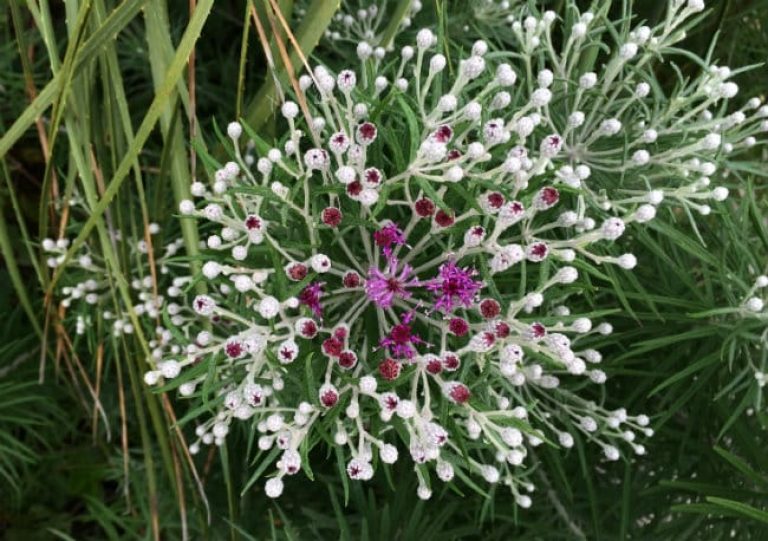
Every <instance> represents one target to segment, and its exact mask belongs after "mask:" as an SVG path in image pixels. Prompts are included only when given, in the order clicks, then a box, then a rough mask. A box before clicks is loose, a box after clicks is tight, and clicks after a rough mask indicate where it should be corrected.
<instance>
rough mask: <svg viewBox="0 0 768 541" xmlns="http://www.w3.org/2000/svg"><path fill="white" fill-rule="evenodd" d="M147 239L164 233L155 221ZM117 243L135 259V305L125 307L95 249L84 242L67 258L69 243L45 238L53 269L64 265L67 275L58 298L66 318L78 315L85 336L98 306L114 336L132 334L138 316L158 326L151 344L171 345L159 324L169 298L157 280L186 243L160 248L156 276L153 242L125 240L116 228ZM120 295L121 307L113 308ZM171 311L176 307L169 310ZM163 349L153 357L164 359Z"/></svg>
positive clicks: (173, 290)
mask: <svg viewBox="0 0 768 541" xmlns="http://www.w3.org/2000/svg"><path fill="white" fill-rule="evenodd" d="M147 232H148V235H149V238H152V237H153V236H156V235H157V234H158V233H159V232H160V226H159V225H158V224H156V223H151V224H149V226H148V228H147ZM114 240H115V242H120V243H121V244H122V245H123V246H125V247H126V248H127V254H128V257H130V258H131V260H132V261H133V262H134V264H133V265H131V267H130V269H131V275H130V276H127V277H126V278H127V279H128V284H129V286H130V292H131V294H132V298H131V306H130V307H129V306H126V305H125V304H124V303H123V302H122V300H121V299H120V297H119V296H115V295H114V283H113V281H112V280H111V279H110V276H109V270H108V265H107V262H106V261H104V259H103V257H102V256H101V255H99V254H98V252H97V251H94V250H91V249H90V247H89V246H88V245H87V244H85V245H83V247H82V248H81V250H80V253H79V254H78V255H77V256H76V257H74V258H72V260H70V261H66V262H65V258H66V253H67V251H68V249H69V246H70V242H69V240H68V239H66V238H60V239H58V240H53V239H44V240H43V241H42V249H43V253H44V255H45V257H46V263H47V265H48V267H50V268H57V267H59V266H60V265H62V264H66V267H67V272H66V273H64V282H65V285H64V286H63V287H61V288H60V289H59V292H58V302H59V304H60V306H61V308H62V309H63V310H65V311H66V314H67V316H68V317H69V316H72V317H74V320H75V324H74V327H75V332H76V334H78V335H83V334H85V333H86V330H87V329H88V328H89V327H90V326H92V325H94V324H96V320H95V319H94V309H95V310H96V313H97V314H99V317H100V318H101V320H103V321H105V322H109V325H110V327H111V332H112V334H113V335H114V336H121V335H130V334H133V333H134V332H135V326H134V323H135V321H137V319H136V318H139V319H143V320H146V322H147V324H148V325H149V326H148V328H150V329H151V328H155V330H156V331H157V337H158V340H153V341H151V342H150V347H153V348H155V347H159V346H160V345H161V344H162V343H168V344H169V343H170V333H169V332H168V331H167V330H165V329H163V328H162V327H161V326H159V325H158V322H159V320H160V318H161V316H162V313H163V310H164V309H165V308H166V306H165V305H166V298H165V297H164V296H163V295H161V294H159V291H158V286H157V284H156V283H155V280H156V279H157V278H160V277H162V278H165V277H168V276H169V275H170V274H171V269H170V267H169V265H168V262H169V260H170V259H171V258H172V257H174V256H176V255H177V254H178V252H179V250H180V249H181V247H182V241H181V240H180V239H176V240H174V241H172V242H170V243H168V244H167V245H165V246H164V247H163V248H162V254H161V255H159V256H157V257H155V258H153V260H152V263H153V264H154V266H155V268H156V269H157V273H156V274H155V276H154V277H153V273H152V269H151V268H150V259H149V257H148V253H149V251H150V249H152V251H153V252H154V249H153V248H152V245H151V244H149V243H148V242H147V241H145V240H143V239H139V240H134V239H132V238H123V235H122V233H121V232H120V231H119V230H115V232H114ZM170 292H171V293H173V294H175V295H177V296H180V295H181V294H182V293H181V290H180V289H178V288H173V287H172V288H171V289H170ZM115 299H117V308H115ZM171 311H173V308H171ZM164 353H165V352H164V351H160V350H157V352H156V353H155V357H156V358H157V359H160V358H162V355H164Z"/></svg>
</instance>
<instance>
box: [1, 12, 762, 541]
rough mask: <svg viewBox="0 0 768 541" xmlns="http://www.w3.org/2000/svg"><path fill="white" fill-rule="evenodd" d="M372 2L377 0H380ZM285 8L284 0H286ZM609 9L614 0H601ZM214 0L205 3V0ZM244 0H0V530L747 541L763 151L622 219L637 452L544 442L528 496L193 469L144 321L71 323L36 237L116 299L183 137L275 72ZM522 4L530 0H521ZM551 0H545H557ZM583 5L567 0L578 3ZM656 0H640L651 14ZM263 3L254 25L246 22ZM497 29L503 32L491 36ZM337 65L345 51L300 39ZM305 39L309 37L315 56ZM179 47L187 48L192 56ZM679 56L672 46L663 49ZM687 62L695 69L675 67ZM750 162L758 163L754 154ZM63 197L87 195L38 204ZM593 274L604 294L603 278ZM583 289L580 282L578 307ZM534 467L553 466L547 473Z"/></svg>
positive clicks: (739, 47)
mask: <svg viewBox="0 0 768 541" xmlns="http://www.w3.org/2000/svg"><path fill="white" fill-rule="evenodd" d="M390 2H392V0H390ZM278 3H279V5H280V6H281V8H282V9H283V10H284V13H286V14H289V13H291V12H292V10H293V9H294V7H295V6H294V5H293V4H294V2H292V1H291V0H282V1H281V2H276V3H275V5H277V4H278ZM627 3H628V2H621V1H619V0H617V1H616V2H615V4H616V11H617V13H621V12H622V10H624V9H626V8H627V6H626V4H627ZM214 4H215V5H214ZM268 4H269V2H263V1H261V0H255V1H253V2H252V3H249V2H247V1H242V0H237V1H236V0H218V1H216V2H215V3H214V2H213V0H188V1H184V2H182V1H179V0H150V1H147V0H122V1H119V0H71V1H68V2H66V3H61V2H49V1H48V0H28V1H23V0H9V1H8V2H5V3H3V4H2V5H0V74H1V75H0V176H1V177H2V183H1V184H0V209H1V210H2V219H0V248H2V256H3V260H4V266H3V267H2V268H0V336H1V337H2V338H1V339H0V537H2V538H4V539H9V540H36V539H54V538H59V539H77V540H81V539H82V540H85V539H135V538H142V539H143V538H148V539H152V538H161V539H177V538H183V537H187V536H188V537H189V538H191V539H202V538H211V539H265V538H273V539H335V538H343V539H372V540H373V539H382V540H383V539H421V540H424V541H426V540H427V539H458V538H462V539H463V538H483V539H512V538H515V539H527V538H531V539H578V538H589V539H625V538H630V537H631V538H634V539H730V538H735V539H765V538H766V537H768V511H766V510H765V509H766V506H768V454H766V452H765V449H766V441H767V439H766V436H765V435H766V432H765V429H766V426H765V425H766V421H767V420H768V419H767V418H766V408H765V404H764V400H763V399H762V397H761V395H760V393H761V391H760V389H759V388H758V387H757V386H756V385H755V382H754V378H753V375H752V371H751V369H750V368H749V363H750V362H757V363H759V362H763V363H765V355H766V353H765V349H764V348H761V346H760V340H759V337H760V334H761V333H762V332H764V331H765V324H764V323H762V324H761V323H760V322H758V321H750V320H744V319H740V318H736V317H733V316H720V315H718V313H717V310H718V309H721V308H724V307H729V306H736V305H738V304H739V303H740V302H741V299H742V297H743V295H744V293H745V292H746V289H747V288H748V284H749V283H750V279H751V278H750V277H751V276H753V275H754V273H755V272H759V271H763V270H764V269H765V266H766V264H767V263H768V224H767V223H766V216H767V215H768V199H767V198H766V196H767V194H766V189H765V182H766V179H765V177H766V175H768V168H766V167H765V165H764V164H763V165H762V166H760V165H755V166H749V167H746V166H744V167H739V168H736V167H734V168H731V171H730V176H729V179H728V182H727V183H726V184H727V185H729V187H731V189H732V193H734V196H733V197H732V198H731V199H729V202H728V204H727V205H722V206H721V207H720V208H719V212H717V213H713V215H712V216H710V217H709V218H707V219H701V220H699V221H698V222H697V223H696V224H695V225H694V224H691V223H690V222H689V221H688V220H687V218H686V217H685V216H680V217H679V223H678V224H677V227H676V228H675V229H674V230H672V229H671V228H666V227H664V226H663V225H661V224H657V225H655V226H653V227H650V228H648V229H647V230H646V231H644V232H642V233H637V238H636V239H635V240H636V241H637V244H638V245H639V246H640V248H639V249H638V250H636V251H635V253H636V255H637V256H638V259H639V260H640V261H641V262H642V264H641V265H640V266H639V267H638V269H637V270H636V271H634V272H633V273H632V274H629V275H627V276H621V275H619V274H617V275H616V276H615V277H614V278H613V280H614V281H615V284H616V287H615V288H613V289H615V291H616V293H613V294H611V293H602V295H613V298H606V297H603V298H600V299H599V302H600V304H601V305H602V306H606V305H615V306H616V307H617V308H620V311H619V313H618V314H617V315H616V316H614V319H613V323H614V326H615V327H616V328H617V331H619V332H616V333H615V334H614V335H612V336H611V337H608V338H606V343H605V344H603V345H602V348H601V349H602V350H604V352H605V354H606V357H607V358H611V359H613V360H612V362H611V364H609V365H608V367H607V369H608V371H609V374H610V375H611V376H612V377H611V379H609V384H608V386H607V395H608V396H609V397H616V398H617V399H618V400H620V403H621V404H622V405H624V406H626V407H627V408H628V409H630V410H632V411H638V412H648V413H652V414H653V416H652V419H653V422H652V426H653V427H654V429H655V430H656V435H655V436H654V438H653V439H651V440H650V441H649V442H648V444H647V447H648V450H649V454H648V455H647V456H645V457H642V458H641V459H638V460H634V459H633V460H631V461H627V462H619V463H616V464H612V465H610V466H606V465H604V464H603V463H601V461H599V459H598V455H599V449H598V450H596V449H592V448H590V447H589V446H583V445H581V443H577V445H576V446H575V447H574V448H573V449H571V450H570V452H568V453H566V454H564V453H562V452H554V451H552V452H547V451H545V452H543V453H542V454H541V455H539V459H540V460H541V461H543V462H546V463H547V464H546V465H547V467H546V468H541V469H540V470H539V471H540V472H544V471H546V472H550V474H549V477H545V474H544V473H540V474H539V475H540V479H539V487H540V488H539V493H538V495H537V498H536V501H535V502H536V503H535V505H534V506H533V507H532V508H531V509H529V510H526V511H521V510H519V509H517V508H516V507H515V505H514V503H513V501H512V498H511V497H510V496H509V495H508V494H507V493H505V492H504V491H503V490H499V491H498V492H497V493H494V494H493V496H492V498H491V499H488V500H482V499H480V498H478V497H477V496H476V495H472V494H471V493H462V492H460V491H459V489H456V488H452V487H449V488H446V489H445V490H444V492H443V493H441V494H436V495H435V496H434V497H433V499H432V500H430V501H429V502H422V501H419V500H418V499H417V498H416V494H415V485H414V484H413V483H414V480H413V479H412V474H411V472H410V471H409V470H408V468H407V466H406V465H402V468H401V469H400V470H398V469H395V470H394V474H393V476H392V478H391V479H387V478H386V477H384V476H383V475H381V476H378V477H377V478H376V479H375V480H374V482H372V483H369V484H366V485H361V484H358V483H352V484H351V485H350V486H349V490H348V492H347V489H346V488H345V487H344V486H342V484H341V481H340V480H339V478H338V475H337V470H336V464H335V463H334V461H333V460H327V461H326V460H325V457H324V456H318V457H316V460H315V461H314V464H315V474H316V480H315V481H314V482H312V481H310V480H304V481H302V482H301V487H300V489H299V488H297V487H291V489H290V490H288V491H286V495H284V496H283V498H281V499H280V500H279V501H271V500H269V501H268V500H267V498H265V497H264V495H263V493H262V491H261V488H256V487H258V486H259V484H256V485H254V488H246V487H248V484H249V479H250V478H251V476H252V475H253V474H254V472H257V471H258V463H256V464H254V463H252V457H249V455H248V454H247V452H246V437H247V435H245V434H235V435H233V437H230V438H229V439H228V443H227V446H226V447H224V448H222V450H221V452H220V453H211V454H208V455H207V456H202V457H197V459H196V460H195V462H194V465H195V468H194V469H193V468H192V466H191V464H192V463H191V462H190V460H188V456H187V455H186V453H185V450H184V443H183V440H182V439H181V437H180V435H181V432H179V431H177V430H176V429H175V428H173V425H174V420H175V418H176V417H180V416H182V415H183V414H184V408H185V405H184V404H183V403H178V404H177V403H175V402H174V400H173V399H172V397H170V396H169V397H166V396H164V395H161V394H155V393H151V392H149V391H148V390H147V389H146V388H145V387H144V386H143V384H142V382H141V378H140V375H141V373H143V371H144V364H143V363H144V361H143V357H142V355H141V354H140V353H138V352H140V351H141V347H142V344H141V343H140V342H141V338H140V337H137V336H128V337H110V335H109V332H108V331H107V332H101V333H100V332H98V331H99V330H98V329H93V330H92V331H93V332H88V333H86V334H85V335H83V336H70V335H68V334H67V331H66V329H65V328H64V327H63V326H62V325H61V322H60V319H59V316H60V315H61V314H57V307H56V306H55V305H54V304H52V303H51V302H50V296H49V295H48V294H49V292H50V290H51V287H52V281H53V280H55V279H57V278H58V276H56V275H54V274H53V273H51V272H49V270H48V269H46V267H45V262H44V260H42V259H41V257H40V255H39V252H40V251H39V239H41V238H43V237H46V236H52V237H57V236H59V234H60V233H62V234H64V235H65V236H67V237H69V238H71V239H74V238H78V239H80V238H82V239H83V240H84V239H86V238H91V239H95V241H94V242H95V245H96V246H99V249H100V250H101V255H102V256H103V257H104V258H105V260H107V261H108V262H109V265H110V270H111V271H112V275H113V277H114V279H113V281H112V289H113V294H114V298H115V302H116V303H122V302H124V301H125V297H124V294H125V287H126V285H125V284H124V283H122V279H123V278H124V277H125V276H126V275H128V274H129V273H130V269H131V268H132V265H133V261H132V259H131V254H129V253H128V251H127V250H126V249H124V247H122V246H121V244H119V243H118V244H115V243H113V242H111V240H110V232H112V231H113V230H114V229H119V230H121V231H123V232H130V234H131V235H141V234H142V233H141V232H142V231H143V228H144V225H145V224H146V223H148V222H149V221H156V222H158V223H160V224H161V226H162V233H161V237H162V239H161V240H164V241H169V240H172V239H174V238H177V237H180V236H181V237H183V238H184V240H185V242H186V244H187V247H188V249H189V250H190V253H192V254H193V253H194V246H195V240H196V236H195V235H196V232H195V230H194V229H193V228H190V227H189V226H185V228H184V229H180V226H179V225H178V221H176V220H175V219H174V216H173V213H174V209H175V202H174V201H175V200H176V201H177V200H179V199H181V198H183V197H184V195H185V193H186V190H187V189H188V186H189V184H190V179H191V178H194V177H195V176H196V175H197V174H198V170H197V169H198V166H197V164H196V163H195V162H196V161H195V158H194V157H193V154H194V153H193V151H192V144H193V143H192V142H194V144H195V145H197V146H198V147H199V146H201V145H202V146H208V150H209V151H210V152H212V153H214V154H215V153H216V152H217V148H216V142H215V140H213V139H211V140H204V139H203V138H202V137H201V135H200V134H201V133H206V134H211V133H214V129H215V126H217V125H222V124H223V123H225V122H227V121H228V120H230V119H233V118H237V117H242V118H245V119H246V121H247V122H248V123H249V124H250V125H251V126H254V127H256V128H258V129H260V130H262V131H263V133H264V134H267V135H268V134H269V133H270V131H271V130H273V129H274V124H273V123H274V119H273V118H272V116H271V104H272V101H271V99H270V97H271V88H272V86H271V81H270V80H267V71H266V65H265V61H264V55H263V52H262V48H261V46H260V43H259V40H258V38H257V34H256V30H255V27H254V24H253V19H252V16H253V13H252V11H251V9H255V10H258V13H260V14H262V17H263V15H264V13H265V12H266V11H265V9H267V8H265V5H268ZM335 4H336V2H334V1H332V0H313V1H310V2H306V3H305V5H302V7H304V8H306V9H307V10H308V14H307V16H306V17H304V18H302V17H299V16H296V17H294V18H293V19H291V20H292V21H293V23H292V24H293V25H294V32H295V35H296V37H297V39H298V41H299V42H300V43H301V44H302V46H303V47H305V51H306V53H307V54H309V53H310V52H311V51H312V50H313V47H314V46H315V44H316V43H317V41H318V38H319V37H320V36H321V35H322V33H323V31H324V29H325V27H326V25H327V24H328V22H329V21H330V18H331V15H332V14H333V12H334V9H335V7H336V6H335ZM537 4H541V3H537ZM548 4H551V6H552V9H555V10H558V9H562V5H563V2H562V1H552V2H549V3H548ZM585 4H588V2H585ZM708 5H709V6H710V9H711V11H710V12H709V15H708V17H707V18H706V19H705V22H704V23H703V24H702V25H700V26H699V27H698V28H697V30H696V32H695V33H692V35H690V36H689V38H688V40H687V42H686V47H687V48H689V49H690V50H692V51H694V52H695V53H697V54H701V55H704V54H705V53H706V51H708V50H709V49H710V48H711V47H714V53H713V56H714V58H719V59H721V60H720V62H721V63H722V64H726V65H730V66H733V67H737V66H746V65H755V64H758V63H760V62H764V61H765V59H766V57H768V27H767V25H768V1H766V0H751V1H749V0H745V1H737V0H717V1H715V0H713V1H711V2H708ZM664 6H665V2H664V1H662V0H654V1H647V2H646V1H643V2H637V5H636V6H634V7H633V12H635V13H637V18H638V19H643V18H646V19H650V20H653V19H654V18H655V17H658V16H659V14H660V13H661V11H660V10H663V9H664ZM470 14H471V10H470V6H469V5H468V4H467V3H466V2H460V1H455V2H448V1H440V0H436V1H434V2H425V7H424V9H423V10H422V12H421V13H420V14H419V16H418V19H417V21H415V24H414V28H418V27H419V26H421V25H424V24H437V25H438V26H439V27H440V28H444V29H445V28H448V29H449V35H450V36H451V39H452V40H454V43H453V44H452V45H453V46H456V47H462V46H464V47H465V46H466V45H467V43H468V42H465V41H463V40H465V39H467V40H468V39H469V35H470V34H472V33H473V32H483V33H489V34H490V35H489V38H490V39H494V37H498V36H494V35H493V32H490V31H488V30H487V29H483V28H476V27H471V28H470V30H469V31H467V32H466V33H465V32H464V26H465V25H471V24H472V21H471V20H470ZM263 20H264V21H265V23H266V21H267V18H266V17H263ZM502 37H503V36H502ZM320 47H321V49H322V54H323V58H324V59H328V61H330V62H339V63H343V62H344V59H345V58H347V57H348V54H349V53H348V52H346V51H345V50H344V49H334V48H333V47H332V46H329V45H328V44H327V43H325V42H322V43H321V45H320ZM315 52H317V51H315ZM187 66H190V68H191V69H189V68H188V67H187ZM681 67H682V69H686V63H685V61H684V60H682V61H681ZM688 68H689V69H693V66H688ZM737 81H738V82H739V84H740V86H741V87H742V89H743V91H744V94H745V95H746V96H747V97H748V96H751V95H763V96H765V94H766V89H768V76H766V68H765V66H756V67H754V69H752V70H749V71H746V72H744V73H741V74H740V75H739V76H738V77H737ZM760 152H762V150H761V151H758V153H757V154H756V155H755V160H756V163H758V160H760V159H761V158H764V156H761V155H760ZM52 194H59V195H61V196H62V197H63V198H64V200H68V199H72V198H75V199H77V198H80V199H82V200H84V201H85V202H86V203H87V205H88V206H89V207H90V208H91V212H89V213H85V212H84V211H83V210H82V207H80V209H79V210H78V206H72V207H70V208H69V209H67V207H66V206H60V205H54V204H52ZM611 289H612V288H604V290H605V291H606V292H608V291H611ZM593 301H595V299H585V300H584V302H593ZM552 472H554V473H552Z"/></svg>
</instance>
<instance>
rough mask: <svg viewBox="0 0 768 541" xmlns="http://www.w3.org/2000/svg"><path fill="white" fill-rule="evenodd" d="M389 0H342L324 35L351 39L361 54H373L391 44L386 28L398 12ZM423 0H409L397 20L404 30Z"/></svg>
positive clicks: (334, 41)
mask: <svg viewBox="0 0 768 541" xmlns="http://www.w3.org/2000/svg"><path fill="white" fill-rule="evenodd" d="M389 7H390V6H388V2H387V1H385V2H380V1H379V2H376V1H373V0H343V2H342V3H341V8H340V9H339V11H338V12H337V13H336V14H335V15H334V17H333V22H332V23H331V25H330V26H329V27H328V29H327V30H326V31H325V38H326V39H327V40H329V41H330V43H331V44H332V45H341V44H346V43H351V44H354V45H356V46H357V51H358V54H360V52H361V51H363V54H366V51H367V54H368V55H370V54H373V53H374V52H375V50H376V48H378V47H391V45H390V44H388V43H384V40H385V36H384V32H385V29H386V27H387V25H388V24H389V22H390V20H391V17H393V16H397V14H396V13H393V12H392V9H388V8H389ZM422 7H423V6H422V3H421V1H420V0H410V5H408V6H407V8H406V12H405V14H404V15H403V16H401V19H400V21H399V24H398V30H405V29H406V28H409V27H410V26H411V24H412V21H413V17H415V16H416V15H417V14H418V13H419V12H420V11H421V8H422ZM298 15H299V16H305V15H306V10H298Z"/></svg>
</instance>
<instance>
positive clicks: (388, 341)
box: [379, 310, 426, 359]
mask: <svg viewBox="0 0 768 541" xmlns="http://www.w3.org/2000/svg"><path fill="white" fill-rule="evenodd" d="M413 314H414V313H413V310H411V311H410V312H406V313H405V314H403V315H402V316H401V317H400V321H401V323H398V324H397V325H395V326H394V327H392V329H391V330H390V331H389V334H388V335H387V336H385V337H384V338H382V339H381V340H380V341H379V345H380V346H381V347H385V348H387V349H389V352H390V354H391V355H392V357H394V358H396V359H402V358H405V359H413V357H414V356H415V355H416V350H415V349H414V348H413V345H414V344H426V342H424V340H422V339H421V337H420V336H419V335H418V334H414V333H413V331H412V329H411V321H412V320H413Z"/></svg>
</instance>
